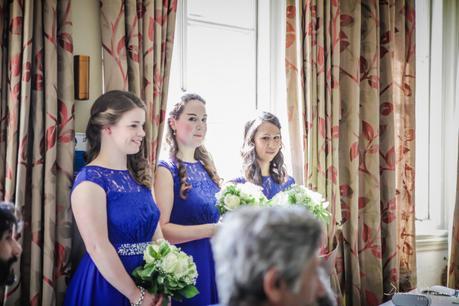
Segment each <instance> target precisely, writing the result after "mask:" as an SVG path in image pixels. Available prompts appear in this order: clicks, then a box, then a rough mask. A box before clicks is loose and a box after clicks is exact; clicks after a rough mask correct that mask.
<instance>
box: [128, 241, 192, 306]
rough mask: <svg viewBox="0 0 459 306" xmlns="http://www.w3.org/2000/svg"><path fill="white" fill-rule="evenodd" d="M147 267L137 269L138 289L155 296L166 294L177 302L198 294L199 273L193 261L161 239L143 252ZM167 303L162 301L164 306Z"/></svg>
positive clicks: (165, 300) (166, 300) (135, 272)
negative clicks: (141, 288)
mask: <svg viewBox="0 0 459 306" xmlns="http://www.w3.org/2000/svg"><path fill="white" fill-rule="evenodd" d="M143 259H144V261H145V264H144V265H143V266H140V267H137V268H136V269H135V270H134V271H133V272H132V276H133V277H134V280H135V282H136V284H137V285H140V286H142V287H144V288H145V289H146V290H147V291H148V292H150V293H152V294H163V295H165V296H168V297H172V298H173V299H175V300H177V301H182V300H183V299H185V298H186V299H189V298H192V297H194V296H195V295H197V294H198V293H199V291H198V290H197V289H196V287H195V285H196V278H197V277H198V272H197V270H196V264H195V263H194V261H193V258H192V257H191V256H189V255H187V254H186V253H184V252H182V251H181V250H180V249H179V248H177V247H176V246H174V245H171V244H170V243H169V242H167V241H166V240H163V239H160V240H158V241H155V242H153V243H152V244H150V245H149V246H148V247H147V248H146V249H145V251H144V255H143ZM167 304H168V299H167V298H165V299H164V300H163V305H164V306H166V305H167Z"/></svg>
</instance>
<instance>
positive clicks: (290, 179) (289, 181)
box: [286, 175, 295, 186]
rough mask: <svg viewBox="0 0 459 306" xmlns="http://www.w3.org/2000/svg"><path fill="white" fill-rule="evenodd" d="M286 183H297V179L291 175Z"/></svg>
mask: <svg viewBox="0 0 459 306" xmlns="http://www.w3.org/2000/svg"><path fill="white" fill-rule="evenodd" d="M286 184H287V185H289V186H290V185H293V184H295V179H294V178H293V177H291V176H290V175H289V176H288V178H287V183H286Z"/></svg>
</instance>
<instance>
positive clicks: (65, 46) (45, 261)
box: [0, 0, 75, 305]
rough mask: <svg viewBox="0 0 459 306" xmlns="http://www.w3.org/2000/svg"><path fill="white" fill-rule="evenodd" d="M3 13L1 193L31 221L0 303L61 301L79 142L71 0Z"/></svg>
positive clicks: (7, 7) (17, 0) (22, 4)
mask: <svg viewBox="0 0 459 306" xmlns="http://www.w3.org/2000/svg"><path fill="white" fill-rule="evenodd" d="M0 16H1V18H0V36H1V37H7V39H2V40H0V58H2V59H5V61H3V60H2V61H1V62H0V92H2V95H1V97H0V99H1V103H0V135H1V137H0V193H1V200H2V201H13V202H14V203H15V205H16V206H17V207H18V208H19V209H21V211H22V214H23V218H24V223H25V228H24V232H23V237H22V241H21V242H22V246H23V254H22V257H21V261H20V262H18V264H17V265H16V267H15V268H16V269H17V271H18V272H17V273H18V274H19V270H20V272H21V273H20V275H21V278H20V281H19V282H17V283H15V284H13V286H11V287H8V292H6V294H5V295H3V294H0V304H1V305H61V304H62V302H63V297H64V293H65V289H66V285H65V284H66V277H67V276H68V273H69V257H70V246H71V233H70V228H71V224H72V217H71V212H70V209H69V208H70V207H69V205H70V203H69V194H70V187H71V184H72V180H73V154H74V145H75V144H74V121H73V105H74V101H73V68H72V66H73V41H72V20H71V16H72V14H71V0H61V1H50V0H43V1H21V0H14V1H0ZM4 65H6V66H4ZM45 71H46V77H44V75H45V74H44V72H45ZM2 86H5V87H2ZM3 93H4V94H3Z"/></svg>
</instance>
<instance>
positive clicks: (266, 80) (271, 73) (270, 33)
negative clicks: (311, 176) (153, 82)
mask: <svg viewBox="0 0 459 306" xmlns="http://www.w3.org/2000/svg"><path fill="white" fill-rule="evenodd" d="M253 1H254V3H255V7H256V9H255V11H256V25H255V32H256V34H255V37H256V47H255V50H256V55H255V57H256V68H255V69H256V86H255V87H256V94H255V101H253V102H254V106H255V108H256V109H257V110H265V111H270V112H272V113H274V114H276V115H277V116H278V117H279V119H280V121H281V122H285V124H283V126H282V133H283V142H284V159H285V161H286V166H287V170H288V171H290V170H291V163H290V152H289V149H288V148H289V147H290V146H289V137H288V135H287V132H288V125H287V122H288V121H287V106H286V99H287V98H286V95H287V93H286V82H285V67H284V66H285V63H284V57H285V56H284V53H285V50H284V49H285V29H284V28H285V0H276V1H271V0H253ZM187 12H188V4H187V0H178V7H177V20H176V33H175V40H176V44H175V45H174V53H175V52H177V53H178V56H176V57H175V59H178V60H179V68H178V69H179V70H180V72H179V75H180V77H179V78H180V80H179V82H180V90H181V91H182V93H184V92H187V90H188V86H187V85H188V84H187V80H186V78H187V75H188V73H187V56H186V52H187V50H186V46H187V25H188V23H189V22H190V21H191V22H197V23H200V22H202V23H203V24H205V23H206V22H203V21H199V16H197V18H196V20H195V19H194V18H193V19H190V18H189V15H188V14H187ZM213 26H218V24H217V23H216V24H214V25H213ZM223 26H224V27H227V25H223ZM173 65H174V63H173ZM175 69H176V68H175ZM172 73H177V70H174V71H173V72H172ZM173 90H176V89H174V88H171V87H169V99H168V106H170V105H171V104H173V103H174V102H175V100H174V99H176V97H173V96H172V93H171V91H173ZM175 94H176V92H175ZM237 162H238V166H240V160H238V161H237Z"/></svg>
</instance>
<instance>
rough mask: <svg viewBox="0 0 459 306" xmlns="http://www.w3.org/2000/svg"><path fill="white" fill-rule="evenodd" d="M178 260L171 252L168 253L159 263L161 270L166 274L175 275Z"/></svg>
mask: <svg viewBox="0 0 459 306" xmlns="http://www.w3.org/2000/svg"><path fill="white" fill-rule="evenodd" d="M177 264H178V258H177V255H176V254H174V253H173V252H170V253H169V254H167V255H166V257H164V258H163V260H162V261H161V269H162V270H163V271H164V272H166V273H168V274H175V271H176V269H177Z"/></svg>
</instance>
